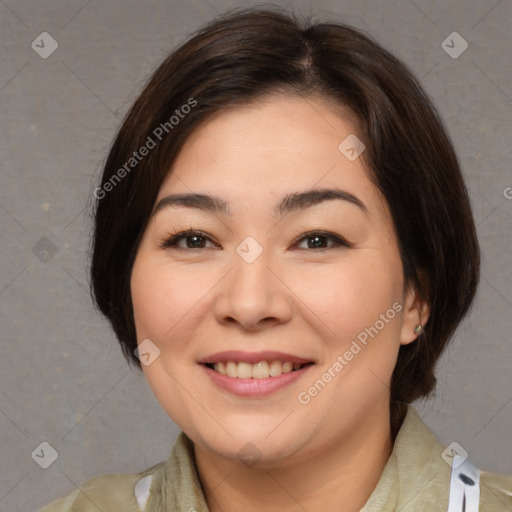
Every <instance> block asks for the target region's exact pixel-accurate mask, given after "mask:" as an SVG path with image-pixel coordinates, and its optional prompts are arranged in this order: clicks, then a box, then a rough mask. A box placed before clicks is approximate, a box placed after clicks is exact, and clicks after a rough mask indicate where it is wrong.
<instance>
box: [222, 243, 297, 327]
mask: <svg viewBox="0 0 512 512" xmlns="http://www.w3.org/2000/svg"><path fill="white" fill-rule="evenodd" d="M270 264H272V262H271V261H270V258H268V257H267V255H266V252H265V251H263V253H262V254H261V255H260V256H259V257H258V258H257V259H256V260H255V261H252V262H248V261H246V260H244V259H243V258H242V257H240V256H239V255H238V254H236V253H235V254H234V257H233V269H232V270H231V272H229V274H228V275H227V276H226V278H225V279H224V280H223V281H222V286H221V287H220V288H218V289H217V296H216V298H215V302H214V304H213V311H214V315H215V317H216V319H217V321H218V322H219V323H222V324H225V325H228V324H233V325H238V326H239V327H240V328H243V329H245V330H249V331H258V330H261V329H263V328H268V327H270V326H272V325H279V324H283V323H286V322H288V321H289V320H290V319H291V317H292V299H293V298H292V292H291V291H290V290H289V289H288V288H287V287H286V284H285V282H284V280H283V276H280V275H279V274H280V273H279V271H278V267H277V266H276V265H272V267H275V268H271V267H270Z"/></svg>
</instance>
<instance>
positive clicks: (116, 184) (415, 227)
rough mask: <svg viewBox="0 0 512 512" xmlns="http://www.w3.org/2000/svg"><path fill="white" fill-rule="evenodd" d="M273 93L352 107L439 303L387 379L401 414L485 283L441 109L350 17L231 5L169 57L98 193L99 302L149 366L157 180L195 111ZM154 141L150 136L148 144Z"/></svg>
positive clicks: (200, 119) (125, 343)
mask: <svg viewBox="0 0 512 512" xmlns="http://www.w3.org/2000/svg"><path fill="white" fill-rule="evenodd" d="M276 92H281V93H285V94H299V95H303V96H311V95H316V96H320V97H322V98H325V99H326V100H329V101H331V102H334V103H335V104H337V105H340V106H343V107H346V108H348V109H349V110H350V111H351V112H352V113H353V114H354V115H355V117H356V119H357V120H358V122H359V125H360V126H359V129H360V133H359V134H358V135H359V136H360V138H361V139H362V140H363V142H364V144H365V145H366V151H365V153H364V154H363V156H364V161H365V164H366V166H367V169H368V172H369V174H370V177H371V179H372V181H373V182H374V183H375V185H376V186H377V187H378V188H379V190H380V191H381V193H382V195H383V196H384V197H385V199H386V201H387V203H388V205H389V209H390V212H391V216H392V219H393V222H394V227H395V230H396V234H397V239H398V245H399V249H400V254H401V258H402V263H403V269H404V278H405V282H406V283H407V284H410V285H412V286H414V287H416V289H417V290H418V292H419V293H420V295H421V296H423V297H424V298H425V299H426V300H427V301H428V303H429V305H430V317H429V320H428V322H427V324H426V326H425V330H424V333H423V334H421V335H420V336H419V338H418V339H417V340H416V341H415V342H413V343H411V344H409V345H404V346H401V348H400V351H399V355H398V361H397V364H396V367H395V370H394V373H393V377H392V383H391V400H392V402H394V404H395V407H394V408H393V410H394V413H396V412H397V411H399V410H400V406H397V404H398V403H400V402H402V403H409V402H412V401H413V400H415V399H417V398H419V397H422V396H426V395H427V394H429V393H430V392H431V391H432V389H433V388H434V386H435V382H436V379H435V376H434V367H435V363H436V361H437V359H438V358H439V356H440V354H441V353H442V351H443V349H444V347H445V345H446V343H447V341H448V340H449V339H450V337H451V336H452V334H453V333H454V330H455V329H456V327H457V325H458V324H459V322H460V321H461V320H462V318H463V317H464V315H465V314H466V313H467V311H468V309H469V307H470V305H471V302H472V300H473V297H474V294H475V291H476V287H477V283H478V277H479V264H480V259H479V248H478V242H477V238H476V232H475V226H474V222H473V217H472V212H471V208H470V203H469V199H468V195H467V191H466V188H465V185H464V182H463V179H462V176H461V172H460V169H459V164H458V161H457V157H456V155H455V152H454V149H453V147H452V144H451V141H450V138H449V136H448V134H447V132H446V130H445V128H444V126H443V123H442V121H441V120H440V118H439V116H438V114H437V111H436V109H435V107H434V106H433V104H432V103H431V101H430V99H429V98H428V97H427V95H426V94H425V92H424V91H423V89H422V87H421V85H420V84H419V82H418V81H417V80H416V79H415V78H414V77H413V76H412V74H411V73H410V72H409V71H408V69H407V68H406V66H405V65H404V64H403V63H401V62H400V61H399V60H397V59H396V58H395V57H394V56H392V55H391V54H390V53H389V52H387V51H386V50H384V49H383V48H382V47H381V46H380V45H379V44H377V43H376V42H374V41H373V40H372V39H371V38H369V37H368V36H366V35H364V34H363V33H362V32H361V31H359V30H356V29H354V28H352V27H349V26H346V25H344V24H340V23H321V22H313V21H312V20H311V19H307V20H305V21H300V20H298V19H296V18H294V17H292V16H291V15H286V14H281V13H278V12H277V11H273V10H268V9H265V10H260V9H249V10H242V11H235V12H231V13H228V14H226V15H224V16H222V17H220V18H218V19H216V20H214V21H213V22H211V23H210V24H208V25H207V26H205V27H204V28H203V29H201V30H200V31H199V32H197V33H196V34H195V35H194V36H193V37H191V38H190V39H189V40H188V41H186V42H185V43H184V44H183V45H182V46H180V47H179V48H177V49H176V50H175V51H173V52H172V53H171V55H170V56H169V57H168V58H167V59H166V60H165V61H164V62H163V63H162V64H161V65H160V67H159V68H158V69H157V70H156V71H155V73H154V74H153V76H152V77H151V79H150V80H149V82H148V84H147V86H146V87H145V89H144V90H143V91H142V93H141V94H140V96H139V98H138V99H137V100H136V102H135V104H134V105H133V107H132V108H131V110H130V111H129V113H128V114H127V116H126V119H125V121H124V123H123V125H122V127H121V129H120V130H119V133H118V134H117V137H116V139H115V141H114V143H113V146H112V148H111V151H110V154H109V155H108V158H107V161H106V164H105V168H104V171H103V176H102V179H101V187H99V188H98V189H96V191H95V196H96V197H97V202H96V211H95V232H94V238H93V245H94V246H93V253H92V268H91V276H92V283H91V285H92V291H93V296H94V300H95V302H96V305H97V306H98V307H99V309H100V310H101V312H102V313H103V314H104V315H105V316H106V317H107V318H108V319H109V321H110V322H111V324H112V327H113V329H114V331H115V333H116V335H117V337H118V339H119V341H120V343H121V345H122V348H123V351H124V354H125V356H126V357H127V359H128V360H129V361H131V362H133V363H134V364H135V365H137V366H139V367H140V362H139V360H138V359H137V358H136V356H135V355H134V350H135V348H136V347H137V340H136V332H135V325H134V318H133V309H132V301H131V294H130V274H131V269H132V265H133V262H134V258H135V255H136V252H137V248H138V244H139V241H140V239H141V236H142V234H143V232H144V230H145V227H146V223H147V221H148V218H149V215H150V213H151V211H152V208H153V206H154V202H155V199H156V196H157V193H158V191H159V188H160V185H161V183H162V181H163V179H164V177H165V176H166V174H167V172H168V170H169V169H170V168H171V165H172V163H173V161H174V160H175V159H176V156H177V155H178V152H179V151H180V148H181V147H182V146H183V143H184V141H185V140H186V139H187V137H188V136H189V135H190V134H191V133H192V132H193V131H194V130H195V129H196V128H197V127H198V126H199V124H200V123H204V122H205V121H207V120H208V118H209V116H211V115H212V114H213V113H215V112H218V111H221V110H222V109H225V108H231V107H236V106H237V105H241V104H247V103H249V102H252V101H254V100H255V99H257V98H259V97H262V96H264V95H268V94H271V93H276ZM185 105H189V106H190V108H185V107H184V106H185ZM164 132H165V137H161V139H160V138H159V137H157V136H156V135H155V134H159V135H163V134H164ZM150 139H151V140H152V142H153V143H155V147H154V148H153V149H151V150H150V151H149V152H146V151H144V152H143V151H142V149H141V148H142V147H144V146H150V142H149V140H150ZM157 139H159V140H158V141H157ZM340 142H341V141H340ZM134 152H135V153H134ZM142 153H144V154H145V156H143V157H142V156H141V155H142ZM135 155H137V157H136V156H135ZM132 164H133V165H132ZM122 169H124V172H123V171H122ZM402 409H403V407H402Z"/></svg>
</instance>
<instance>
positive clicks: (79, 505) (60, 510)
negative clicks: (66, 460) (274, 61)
mask: <svg viewBox="0 0 512 512" xmlns="http://www.w3.org/2000/svg"><path fill="white" fill-rule="evenodd" d="M163 464H164V463H163V462H162V463H160V464H157V465H155V466H153V467H151V468H149V469H147V470H145V471H143V472H141V473H136V474H115V473H112V474H105V475H99V476H96V477H94V478H91V479H90V480H88V481H87V482H85V483H84V484H82V485H80V486H79V487H78V488H77V489H75V490H74V491H73V492H72V493H71V494H69V495H68V496H66V497H65V498H61V499H59V500H56V501H54V502H52V503H50V504H49V505H48V506H46V507H45V508H43V509H41V510H40V511H39V512H119V511H120V510H122V511H123V512H141V511H143V510H144V508H145V505H146V502H147V500H148V498H149V493H150V488H151V484H152V481H153V474H154V473H155V472H156V471H157V470H158V469H159V468H161V467H162V465H163Z"/></svg>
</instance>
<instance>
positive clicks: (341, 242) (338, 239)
mask: <svg viewBox="0 0 512 512" xmlns="http://www.w3.org/2000/svg"><path fill="white" fill-rule="evenodd" d="M194 235H195V236H200V237H202V238H204V239H206V240H207V241H209V242H211V243H212V244H214V245H216V246H217V248H218V246H219V244H217V242H215V240H214V239H212V237H211V236H209V235H208V234H207V233H205V232H204V231H201V230H200V229H193V228H190V229H187V230H183V231H176V232H173V233H168V234H167V235H165V236H163V237H162V238H161V239H159V241H158V246H159V247H161V248H162V249H169V248H171V247H172V248H175V249H183V250H185V251H191V250H203V249H205V248H202V247H197V248H194V247H191V248H190V247H180V246H178V245H177V242H180V241H181V240H184V239H186V238H187V237H188V236H194ZM315 235H316V236H318V235H319V236H321V237H324V238H327V239H329V240H331V241H334V243H335V245H334V247H352V246H353V244H352V243H350V242H349V241H348V240H346V239H345V238H343V237H342V236H340V235H337V234H335V233H331V232H329V231H323V230H310V231H306V232H305V233H301V234H300V235H299V236H298V237H297V238H296V239H295V240H294V242H293V243H292V247H295V246H297V245H298V244H299V243H300V242H302V241H304V240H307V239H308V238H311V237H313V236H315ZM330 248H332V247H321V248H317V249H310V248H307V249H305V250H308V251H311V250H313V251H318V252H320V251H322V250H324V251H325V250H326V249H330Z"/></svg>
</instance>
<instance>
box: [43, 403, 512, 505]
mask: <svg viewBox="0 0 512 512" xmlns="http://www.w3.org/2000/svg"><path fill="white" fill-rule="evenodd" d="M459 452H460V450H459ZM456 453H457V448H455V451H454V450H452V449H450V448H448V449H445V448H444V447H443V446H442V445H441V444H440V443H439V441H438V440H437V439H436V438H435V436H434V435H433V434H432V433H431V432H430V430H429V429H428V427H427V426H426V425H425V424H424V423H423V422H422V420H421V419H420V417H419V415H418V413H417V412H416V410H415V409H414V407H412V406H409V408H408V411H407V415H406V417H405V419H404V422H403V424H402V427H401V428H400V431H399V432H398V435H397V438H396V440H395V443H394V448H393V452H392V453H391V456H390V458H389V460H388V462H387V464H386V466H385V467H384V471H383V473H382V476H381V478H380V480H379V482H378V484H377V487H376V488H375V489H374V491H373V493H372V495H371V496H370V498H369V499H368V501H367V503H366V505H365V506H364V507H363V508H362V509H361V511H360V512H392V511H396V512H399V511H400V512H432V511H436V512H437V511H442V512H512V477H505V476H499V475H494V474H490V473H484V472H480V471H478V470H477V469H476V468H475V467H474V466H472V464H471V463H470V462H469V461H468V460H464V458H463V457H461V456H459V455H457V454H456ZM449 507H450V508H449ZM141 511H144V512H171V511H172V512H177V511H179V512H208V507H207V505H206V501H205V498H204V494H203V491H202V489H201V485H200V482H199V479H198V475H197V471H196V469H195V463H194V452H193V444H192V442H191V441H190V440H189V439H188V438H187V437H186V436H185V434H184V433H183V432H182V433H181V434H180V435H179V437H178V439H177V440H176V443H175V445H174V447H173V449H172V451H171V454H170V456H169V458H168V460H167V461H166V462H161V463H160V464H157V465H156V466H153V467H152V468H149V469H147V470H146V471H143V472H142V473H138V474H134V475H122V474H110V475H101V476H97V477H95V478H93V479H91V480H89V481H88V482H86V483H85V484H84V485H82V486H81V487H80V488H78V489H75V491H73V492H72V493H71V494H70V495H69V496H68V497H66V498H63V499H60V500H57V501H55V502H53V503H52V504H50V505H48V506H47V507H46V508H44V509H42V510H41V511H40V512H141Z"/></svg>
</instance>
